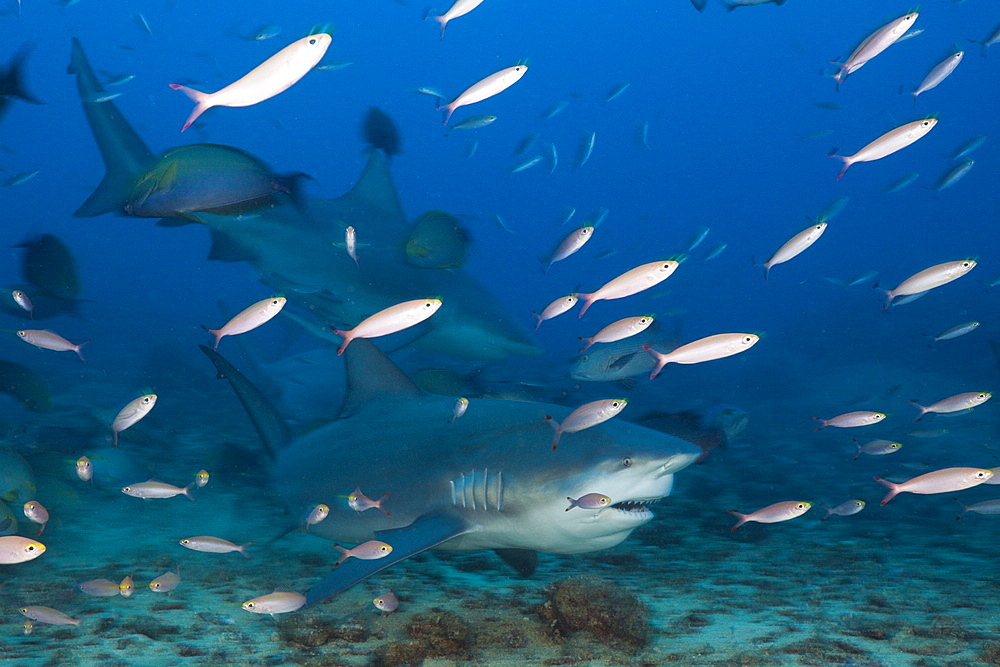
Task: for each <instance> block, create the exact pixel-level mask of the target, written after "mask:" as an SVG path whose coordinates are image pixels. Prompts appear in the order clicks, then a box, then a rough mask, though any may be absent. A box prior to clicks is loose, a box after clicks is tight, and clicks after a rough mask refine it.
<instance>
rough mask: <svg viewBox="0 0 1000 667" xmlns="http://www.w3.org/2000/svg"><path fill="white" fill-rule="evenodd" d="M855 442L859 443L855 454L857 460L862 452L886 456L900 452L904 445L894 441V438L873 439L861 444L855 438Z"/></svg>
mask: <svg viewBox="0 0 1000 667" xmlns="http://www.w3.org/2000/svg"><path fill="white" fill-rule="evenodd" d="M854 444H855V445H857V447H858V451H857V453H856V454H855V455H854V459H853V460H855V461H857V460H858V457H859V456H861V455H862V454H868V455H869V456H886V455H887V454H894V453H896V452H898V451H899V450H900V449H901V448H902V447H903V445H902V443H899V442H893V441H892V440H872V441H871V442H866V443H865V444H863V445H861V444H858V441H857V440H855V441H854Z"/></svg>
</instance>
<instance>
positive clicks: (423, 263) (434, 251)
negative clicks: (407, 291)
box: [406, 211, 471, 269]
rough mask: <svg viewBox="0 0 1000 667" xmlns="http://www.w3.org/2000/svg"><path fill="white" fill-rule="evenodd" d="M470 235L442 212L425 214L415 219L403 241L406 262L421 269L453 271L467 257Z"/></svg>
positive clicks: (451, 216)
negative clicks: (406, 237)
mask: <svg viewBox="0 0 1000 667" xmlns="http://www.w3.org/2000/svg"><path fill="white" fill-rule="evenodd" d="M470 241H471V238H470V236H469V232H468V231H466V230H465V228H464V227H462V225H461V223H460V222H459V221H458V219H457V218H456V217H455V216H453V215H451V214H448V213H445V212H444V211H428V212H427V213H424V214H423V215H422V216H420V217H419V218H417V222H416V224H414V225H413V229H412V230H411V231H410V235H409V238H408V239H407V241H406V261H408V262H409V263H410V264H412V265H414V266H419V267H421V268H424V269H454V268H457V267H459V266H461V265H462V264H463V263H464V262H465V258H466V256H467V255H468V254H469V243H470Z"/></svg>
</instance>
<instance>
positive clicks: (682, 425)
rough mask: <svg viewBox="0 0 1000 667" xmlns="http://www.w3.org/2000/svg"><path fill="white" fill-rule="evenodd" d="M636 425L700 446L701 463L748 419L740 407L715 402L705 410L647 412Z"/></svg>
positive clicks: (735, 435) (742, 426) (739, 430)
mask: <svg viewBox="0 0 1000 667" xmlns="http://www.w3.org/2000/svg"><path fill="white" fill-rule="evenodd" d="M634 421H635V423H636V424H640V425H641V426H645V427H647V428H651V429H655V430H657V431H660V432H662V433H666V434H668V435H672V436H674V437H677V438H680V439H682V440H687V441H688V442H690V443H693V444H695V445H698V446H699V447H701V451H702V454H701V457H699V458H698V460H697V461H695V463H701V462H702V461H704V460H705V458H706V457H707V456H708V455H709V454H710V453H711V451H712V450H713V449H715V448H716V447H721V446H723V445H726V444H728V443H730V442H732V441H733V440H734V439H736V437H737V436H738V435H739V434H740V433H742V432H743V430H744V429H746V427H747V423H748V422H749V421H750V418H749V416H748V415H747V413H746V412H744V411H743V410H740V409H739V408H737V407H734V406H731V405H719V406H715V407H713V408H710V409H707V410H690V411H686V412H672V413H668V412H659V411H654V412H650V413H648V414H646V415H644V416H642V417H640V418H639V419H636V420H634Z"/></svg>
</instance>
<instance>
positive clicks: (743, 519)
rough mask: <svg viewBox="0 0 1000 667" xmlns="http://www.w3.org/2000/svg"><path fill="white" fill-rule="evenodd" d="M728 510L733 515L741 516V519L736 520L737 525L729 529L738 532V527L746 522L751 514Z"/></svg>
mask: <svg viewBox="0 0 1000 667" xmlns="http://www.w3.org/2000/svg"><path fill="white" fill-rule="evenodd" d="M726 511H727V512H729V513H730V514H732V515H733V516H735V517H738V518H739V520H738V521H737V522H736V525H735V526H733V527H732V528H730V529H729V532H730V533H734V532H736V529H737V528H739V527H740V526H742V525H743V524H745V523H746V522H747V517H748V516H750V515H749V514H743V513H742V512H737V511H736V510H726Z"/></svg>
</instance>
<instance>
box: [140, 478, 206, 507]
mask: <svg viewBox="0 0 1000 667" xmlns="http://www.w3.org/2000/svg"><path fill="white" fill-rule="evenodd" d="M192 488H194V482H192V483H190V484H188V485H187V486H185V487H184V488H183V489H182V488H181V487H179V486H174V485H173V484H166V483H164V482H157V481H156V480H154V479H151V480H148V481H146V482H139V483H138V484H130V485H128V486H124V487H122V493H124V494H125V495H126V496H132V497H133V498H142V499H144V500H149V499H152V498H173V497H174V496H187V499H188V500H190V501H191V502H195V500H194V497H193V496H192V495H191V493H190V491H191V489H192Z"/></svg>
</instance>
